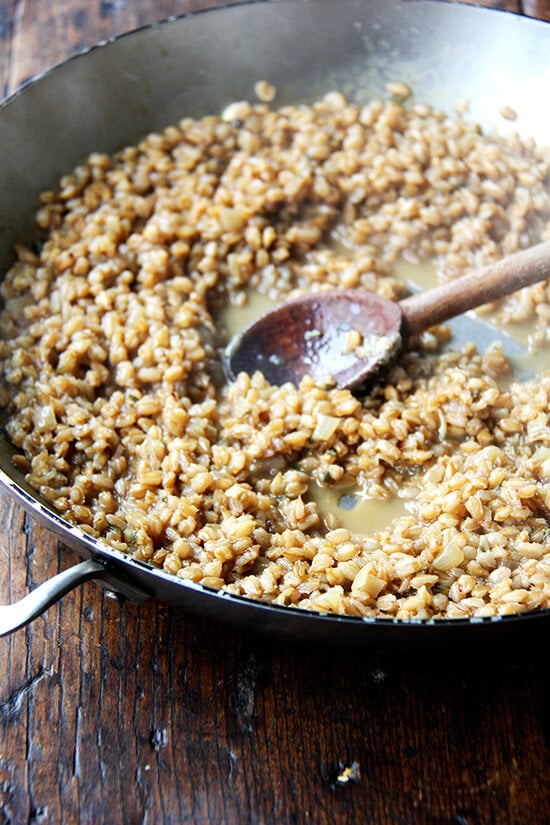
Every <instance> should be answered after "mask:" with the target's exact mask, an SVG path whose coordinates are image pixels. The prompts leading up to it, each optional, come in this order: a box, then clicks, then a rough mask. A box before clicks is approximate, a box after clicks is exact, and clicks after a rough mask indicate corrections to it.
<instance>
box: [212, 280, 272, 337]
mask: <svg viewBox="0 0 550 825" xmlns="http://www.w3.org/2000/svg"><path fill="white" fill-rule="evenodd" d="M245 294H246V301H245V303H244V304H243V305H242V306H238V305H237V304H232V303H230V302H229V301H228V302H227V304H226V305H225V306H224V307H223V308H222V309H221V310H220V311H219V312H217V313H216V323H217V325H218V327H219V328H220V329H221V330H222V331H223V333H224V335H226V336H227V340H228V341H229V340H231V338H232V337H233V336H234V335H237V334H238V333H239V332H241V331H242V330H243V329H244V328H245V327H247V326H248V324H251V323H252V321H255V320H256V319H257V318H259V316H260V315H263V313H264V312H269V310H270V309H273V308H274V307H276V306H277V305H278V304H279V303H280V301H274V300H273V299H272V298H269V297H268V296H267V295H263V294H262V293H260V292H257V291H256V290H255V289H249V290H248V291H247V292H246V293H245Z"/></svg>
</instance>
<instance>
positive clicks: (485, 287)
mask: <svg viewBox="0 0 550 825" xmlns="http://www.w3.org/2000/svg"><path fill="white" fill-rule="evenodd" d="M547 278H550V241H546V242H544V243H541V244H538V245H537V246H532V247H531V248H530V249H525V250H524V251H522V252H516V253H515V254H514V255H509V256H508V257H506V258H503V259H502V260H501V261H497V262H496V263H494V264H489V265H488V266H485V267H483V268H482V269H478V270H474V271H473V272H469V273H468V274H467V275H463V276H462V277H460V278H457V279H456V280H455V281H450V282H448V283H445V284H441V285H440V286H437V287H434V289H429V290H428V291H427V292H419V293H418V294H416V295H411V297H410V298H404V299H403V300H402V301H400V302H399V306H400V307H401V311H402V312H403V318H404V326H405V331H406V333H407V334H408V335H414V334H415V333H417V332H423V330H425V329H428V327H431V326H433V325H434V324H440V323H442V322H443V321H447V320H448V319H449V318H454V317H455V316H456V315H461V314H462V313H463V312H467V311H468V310H469V309H473V308H474V307H479V306H482V304H487V303H489V302H490V301H495V300H496V299H497V298H502V297H503V296H504V295H510V294H511V293H512V292H516V291H517V290H518V289H521V288H522V287H524V286H530V285H531V284H536V283H538V282H539V281H544V280H546V279H547Z"/></svg>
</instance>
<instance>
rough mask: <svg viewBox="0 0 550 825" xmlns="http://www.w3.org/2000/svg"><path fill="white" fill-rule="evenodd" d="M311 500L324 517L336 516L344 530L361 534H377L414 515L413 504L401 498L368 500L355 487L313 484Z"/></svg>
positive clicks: (309, 490)
mask: <svg viewBox="0 0 550 825" xmlns="http://www.w3.org/2000/svg"><path fill="white" fill-rule="evenodd" d="M308 498H309V499H310V500H311V501H314V502H315V503H316V504H317V506H318V508H319V510H320V512H321V514H326V513H331V514H332V515H333V516H336V517H337V519H338V520H339V522H340V526H341V527H346V528H347V529H348V530H349V531H350V533H355V534H358V535H373V534H374V533H377V532H378V531H379V530H383V529H384V528H385V527H387V526H388V525H389V524H391V522H392V521H394V520H395V519H397V518H400V517H401V516H405V515H407V514H408V513H409V512H410V508H411V505H412V502H411V500H410V499H407V498H405V497H403V498H402V497H401V496H392V497H391V498H387V499H373V498H364V497H363V496H362V495H361V493H360V491H359V490H358V489H357V488H355V487H349V486H342V485H335V486H334V487H321V486H320V485H318V484H310V486H309V489H308Z"/></svg>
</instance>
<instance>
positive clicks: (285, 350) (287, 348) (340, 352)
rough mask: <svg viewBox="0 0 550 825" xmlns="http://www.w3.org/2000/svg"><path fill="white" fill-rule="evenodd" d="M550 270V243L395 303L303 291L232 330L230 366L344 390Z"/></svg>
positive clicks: (358, 293) (356, 292)
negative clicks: (426, 334)
mask: <svg viewBox="0 0 550 825" xmlns="http://www.w3.org/2000/svg"><path fill="white" fill-rule="evenodd" d="M549 276H550V241H547V242H545V243H541V244H538V245H537V246H534V247H531V248H530V249H526V250H523V251H521V252H517V253H515V254H514V255H510V256H508V257H506V258H503V259H502V260H500V261H497V262H496V263H493V264H489V265H488V266H486V267H483V268H482V269H479V270H476V271H472V272H469V273H468V274H466V275H463V276H462V277H460V278H457V279H455V280H454V281H451V282H449V283H446V284H441V285H440V286H437V287H435V288H434V289H430V290H428V291H426V292H422V293H418V294H416V295H412V296H411V297H409V298H405V299H403V300H402V301H399V302H394V301H389V300H387V299H386V298H382V297H381V296H379V295H376V294H375V293H371V292H367V291H366V290H361V289H329V290H326V291H321V292H314V293H309V294H307V295H302V296H300V297H299V298H296V299H294V300H292V301H287V302H286V303H283V304H281V305H280V306H277V307H275V308H274V309H272V310H270V311H269V312H266V313H264V314H263V315H261V316H260V317H259V318H257V319H256V320H255V321H253V322H252V323H251V324H249V325H248V326H247V327H246V328H245V329H244V330H243V331H242V332H241V333H240V334H239V335H236V336H234V338H233V339H232V340H231V342H230V344H229V346H228V347H227V349H226V352H225V365H226V371H227V372H228V375H229V377H230V378H232V379H234V378H236V376H237V375H238V374H239V373H240V372H247V373H249V374H251V375H252V374H254V373H255V372H256V371H260V372H262V373H263V374H264V376H265V378H266V379H267V380H268V381H269V382H270V383H272V384H279V385H280V384H284V383H286V382H291V383H293V384H299V383H300V381H301V379H302V378H303V377H304V376H305V375H310V376H311V377H312V378H313V379H314V380H315V381H316V382H318V383H320V384H323V385H325V386H331V387H338V388H341V389H344V388H352V387H356V386H359V385H361V384H364V383H366V382H367V381H368V380H369V379H370V378H372V376H373V375H375V374H377V373H378V372H379V371H380V369H382V368H383V367H385V366H387V365H388V364H389V363H390V362H391V361H392V360H393V359H394V358H395V356H396V355H397V354H398V353H399V351H400V349H401V348H402V347H403V346H404V345H405V344H406V341H407V339H408V338H409V337H410V336H411V335H414V334H416V333H419V332H423V331H424V330H426V329H429V327H431V326H434V325H435V324H439V323H442V322H444V321H447V320H449V319H450V318H453V317H455V316H456V315H461V314H462V313H464V312H467V311H468V310H469V309H473V308H474V307H478V306H481V305H482V304H485V303H488V302H489V301H494V300H496V299H498V298H502V297H503V296H505V295H509V294H511V293H512V292H516V291H517V290H518V289H521V288H522V287H525V286H529V285H531V284H534V283H538V282H539V281H543V280H546V278H548V277H549Z"/></svg>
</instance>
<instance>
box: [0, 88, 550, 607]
mask: <svg viewBox="0 0 550 825" xmlns="http://www.w3.org/2000/svg"><path fill="white" fill-rule="evenodd" d="M389 91H390V93H391V94H392V95H394V97H396V98H405V97H407V96H408V94H409V93H410V90H409V88H408V87H407V86H405V85H404V84H392V85H391V86H390V87H389ZM256 93H257V95H258V96H259V97H260V98H262V99H264V100H268V99H271V97H272V95H274V93H275V90H274V89H273V88H272V87H271V86H270V85H269V84H267V83H262V84H259V85H258V86H257V88H256ZM460 111H461V112H462V114H464V112H465V107H464V106H462V107H460ZM549 170H550V156H549V152H548V150H546V149H542V148H539V147H537V146H536V145H535V144H534V143H533V142H532V141H527V142H524V141H522V140H521V139H520V138H519V137H518V136H517V135H511V136H509V137H506V138H504V137H500V136H498V135H496V134H495V135H484V134H482V132H481V129H480V128H479V127H478V126H477V125H475V124H472V123H469V122H467V121H466V120H464V119H463V118H460V119H458V120H457V119H452V118H450V117H447V116H446V115H444V114H442V113H440V112H437V111H433V110H432V109H431V108H430V107H428V106H427V105H425V104H421V103H415V102H414V101H412V102H410V103H407V105H405V104H404V103H400V102H397V101H396V100H393V101H391V102H383V101H377V100H375V101H372V102H371V103H369V104H368V105H366V106H364V107H359V106H356V105H354V104H352V103H349V102H348V101H346V99H345V98H344V97H343V95H341V94H340V93H338V92H334V93H331V94H328V95H327V96H326V97H324V98H323V99H322V100H319V101H317V102H315V103H314V104H312V105H311V106H305V105H301V106H285V107H282V108H280V109H278V110H271V109H270V108H269V107H268V106H267V105H264V104H258V105H255V106H253V105H250V104H249V103H247V102H237V103H234V104H231V105H230V106H228V107H227V108H226V109H225V111H224V112H223V114H222V115H221V117H216V116H209V117H204V118H202V119H201V120H193V119H191V118H185V119H184V120H182V121H181V123H180V124H178V125H177V126H173V127H170V128H167V129H165V130H164V131H163V132H161V133H158V134H152V135H150V136H148V137H147V138H146V139H145V140H143V141H142V143H140V144H139V145H138V146H134V147H128V148H126V149H124V150H123V151H121V152H120V153H118V154H117V155H116V156H115V157H112V158H111V157H107V156H106V155H102V154H94V155H92V156H90V157H89V158H88V160H87V161H86V162H85V163H83V164H82V165H81V166H79V167H78V168H77V169H75V171H74V172H73V173H72V174H69V175H66V176H65V177H63V178H62V179H61V181H60V183H59V186H58V188H57V189H56V190H55V191H51V192H46V193H44V194H43V195H42V198H41V206H40V208H39V210H38V213H37V226H38V227H39V230H40V246H41V248H40V251H33V250H31V249H30V248H24V247H19V248H18V250H17V254H18V260H17V262H16V263H15V264H14V266H13V267H12V268H11V270H10V271H9V272H8V273H7V275H6V277H5V279H4V281H3V284H2V288H1V292H2V297H3V299H4V303H5V307H4V310H3V312H2V336H3V340H2V342H1V344H0V358H1V362H2V370H3V378H4V381H3V387H2V389H1V398H0V401H1V403H2V406H3V407H4V408H5V410H6V412H7V415H8V423H7V430H8V433H9V437H10V439H11V440H12V442H13V444H14V445H15V446H16V448H17V450H18V455H17V456H16V457H15V459H14V461H15V464H16V466H17V467H18V468H19V469H22V470H23V471H24V472H25V473H26V475H27V479H28V481H29V483H30V484H31V485H32V486H33V487H34V488H35V489H36V490H37V491H39V493H40V494H41V496H42V497H43V499H45V500H46V501H48V502H49V503H50V504H51V505H52V506H53V507H54V508H55V509H56V510H57V511H58V512H60V513H61V514H62V515H63V516H64V517H65V518H66V519H67V520H68V521H70V522H72V523H75V524H80V525H81V527H82V529H84V530H85V531H86V532H87V533H89V534H90V535H92V536H96V537H97V538H100V539H102V540H104V541H106V542H107V543H108V544H110V545H111V546H112V547H113V548H116V549H117V550H121V551H123V552H128V553H131V554H133V555H134V556H135V557H136V558H138V559H141V560H145V561H148V562H150V563H151V564H154V565H157V566H161V567H163V568H164V569H165V570H167V571H169V572H170V573H172V574H174V575H176V576H179V577H181V578H184V579H190V580H193V581H195V582H202V583H203V584H205V585H207V586H210V587H214V588H222V587H223V588H226V589H228V590H230V591H232V592H234V593H240V594H244V595H246V596H250V597H253V598H257V599H265V600H268V601H273V602H276V603H278V604H285V605H295V606H298V607H302V608H307V609H312V610H323V611H330V612H336V613H348V614H358V615H368V616H396V617H399V618H402V619H407V618H411V617H416V618H418V617H420V618H428V617H432V616H447V617H463V616H490V615H495V614H508V613H513V612H518V611H525V610H532V609H536V608H541V607H548V606H549V603H550V492H549V490H550V486H549V483H548V482H549V480H550V427H549V420H548V417H549V402H550V372H548V371H541V373H540V375H539V376H538V377H537V380H536V381H534V382H531V383H528V384H520V383H517V382H516V383H514V382H513V381H512V383H510V379H509V372H510V366H509V364H508V362H507V360H506V358H505V357H504V356H503V354H502V352H501V351H500V350H499V349H498V347H497V346H494V347H492V348H490V349H489V351H488V352H487V353H485V354H479V353H477V352H476V350H475V348H474V347H473V346H469V347H465V348H464V349H463V350H462V351H460V352H458V353H450V352H449V353H444V354H442V353H441V352H439V353H438V354H436V355H435V357H431V358H429V357H427V353H428V352H431V351H434V350H436V349H437V347H438V345H439V344H440V343H441V342H442V341H443V340H444V339H445V337H446V332H445V330H444V329H442V328H440V329H437V330H432V331H430V332H429V333H427V334H425V335H423V336H421V337H420V338H419V339H418V340H417V341H416V342H413V346H412V348H411V350H410V351H409V352H407V353H405V354H404V355H403V356H402V358H401V359H400V361H399V362H398V363H397V364H396V365H395V366H394V367H393V368H392V369H391V371H390V372H389V374H388V376H387V380H385V381H384V382H382V383H380V384H379V385H378V386H377V387H376V388H375V389H374V390H373V391H372V392H371V393H370V394H369V395H367V396H365V397H354V396H353V395H352V394H351V393H349V392H347V391H342V390H336V389H329V388H325V387H320V386H316V385H315V384H314V383H313V381H312V380H310V379H308V378H306V379H304V380H303V382H302V384H301V386H300V387H294V386H292V385H285V386H283V387H275V386H270V385H269V384H267V383H266V381H265V380H264V378H263V377H262V375H261V374H256V375H254V376H252V377H249V376H248V375H245V374H242V375H240V376H239V377H238V379H237V380H236V381H235V382H234V383H233V384H230V385H223V383H222V382H220V380H219V369H218V368H217V347H218V346H220V344H221V343H222V342H221V341H220V340H219V336H218V333H217V330H216V321H215V312H216V310H217V309H218V308H219V307H220V306H222V305H223V303H224V302H227V301H231V302H234V303H235V304H237V305H242V304H243V303H244V302H246V300H247V294H248V291H249V290H258V291H260V292H263V293H265V294H268V295H270V296H271V297H273V298H276V299H283V298H284V297H285V296H287V295H289V294H290V293H291V292H293V291H294V290H312V289H326V288H330V287H332V286H336V285H342V286H346V287H356V286H361V287H364V288H366V289H370V290H374V291H376V292H378V293H380V294H382V295H385V296H386V297H389V298H392V299H395V298H398V297H399V296H400V294H401V293H402V289H403V288H402V285H401V284H400V283H399V282H398V280H396V279H395V278H394V277H393V276H392V265H393V263H394V262H395V261H396V260H397V259H398V258H399V257H400V256H405V257H407V258H408V259H409V260H413V261H414V260H418V261H423V260H427V259H433V260H435V261H436V262H437V264H438V266H439V269H440V272H441V277H442V278H454V277H456V276H458V275H460V274H461V273H462V272H464V271H465V270H466V269H468V268H471V267H473V266H477V265H480V264H482V263H487V262H489V261H492V260H495V259H498V258H499V257H501V256H502V255H504V254H506V253H510V252H514V251H516V250H518V249H520V248H523V247H526V246H529V245H530V244H532V243H534V242H536V241H538V240H539V239H542V238H550V223H549V219H550V195H549V188H548V177H549ZM500 313H501V318H503V319H504V320H506V321H507V322H510V323H511V322H514V321H519V320H521V321H522V322H525V321H527V322H528V323H529V324H530V325H531V327H532V333H531V343H532V344H533V345H539V346H542V345H544V344H545V343H547V342H548V340H549V339H550V332H549V325H548V319H549V318H550V285H549V284H548V283H545V284H539V285H537V286H536V287H532V288H530V289H526V290H523V291H522V292H521V293H519V294H517V295H515V296H513V297H511V298H508V299H506V300H505V301H503V302H502V303H501V305H500ZM357 343H360V342H354V341H351V342H350V345H351V344H357ZM501 379H502V380H501ZM313 484H319V485H334V484H337V485H342V489H344V488H346V489H348V488H349V487H350V485H351V486H354V487H355V488H356V489H358V490H360V491H361V492H362V494H363V495H365V496H370V497H373V498H378V499H388V498H391V497H392V496H396V495H397V493H398V491H401V492H403V491H406V492H407V495H408V498H409V499H410V503H409V507H410V511H411V512H410V513H408V514H406V515H402V516H399V517H397V518H396V519H394V520H393V522H392V523H391V524H388V525H387V527H386V528H385V529H383V530H379V531H376V532H373V534H372V535H369V531H368V526H367V529H366V531H365V535H357V534H352V533H351V532H350V531H349V530H347V529H346V528H345V527H344V526H338V524H337V521H336V519H335V516H334V514H331V513H323V512H320V511H319V508H318V505H317V504H316V503H315V502H314V501H312V500H310V498H309V496H308V489H310V488H311V485H313Z"/></svg>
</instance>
